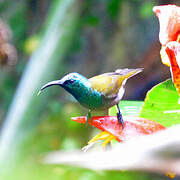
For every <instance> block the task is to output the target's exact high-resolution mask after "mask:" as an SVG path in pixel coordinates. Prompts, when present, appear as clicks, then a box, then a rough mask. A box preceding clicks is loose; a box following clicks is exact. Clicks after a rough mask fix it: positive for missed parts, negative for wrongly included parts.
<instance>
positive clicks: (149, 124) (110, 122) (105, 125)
mask: <svg viewBox="0 0 180 180" xmlns="http://www.w3.org/2000/svg"><path fill="white" fill-rule="evenodd" d="M72 120H73V121H75V122H78V123H86V117H85V116H80V117H73V118H72ZM89 124H91V125H92V126H94V127H96V128H98V129H100V130H102V131H107V132H109V133H111V134H112V135H114V136H116V138H117V140H118V141H127V140H129V139H131V138H134V137H136V136H139V135H147V134H152V133H154V132H157V131H160V130H163V129H166V128H165V127H164V126H163V125H161V124H158V123H156V122H154V121H150V120H147V119H143V118H139V117H131V116H124V128H123V129H122V126H121V124H119V122H118V119H117V117H116V116H96V117H92V122H91V121H89Z"/></svg>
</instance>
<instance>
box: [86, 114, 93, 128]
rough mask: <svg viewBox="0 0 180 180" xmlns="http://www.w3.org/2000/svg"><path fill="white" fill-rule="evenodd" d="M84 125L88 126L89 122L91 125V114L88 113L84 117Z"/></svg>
mask: <svg viewBox="0 0 180 180" xmlns="http://www.w3.org/2000/svg"><path fill="white" fill-rule="evenodd" d="M86 119H87V120H86V125H88V124H89V121H90V124H92V117H91V112H88V114H87V116H86Z"/></svg>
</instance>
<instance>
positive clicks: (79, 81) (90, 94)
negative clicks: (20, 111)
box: [38, 68, 143, 127]
mask: <svg viewBox="0 0 180 180" xmlns="http://www.w3.org/2000/svg"><path fill="white" fill-rule="evenodd" d="M142 70H143V68H137V69H128V68H125V69H117V70H116V71H115V72H108V73H104V74H101V75H97V76H94V77H92V78H89V79H88V78H86V77H85V76H83V75H81V74H79V73H77V72H73V73H69V74H67V75H65V76H64V77H62V78H61V79H59V80H54V81H51V82H48V83H47V84H45V85H44V86H42V87H41V89H40V91H39V93H38V94H40V93H41V92H42V91H43V90H44V89H46V88H47V87H50V86H54V85H58V86H60V87H62V88H64V89H65V90H66V91H67V92H69V93H70V94H71V95H72V96H74V98H75V99H76V100H77V101H78V102H79V103H80V104H81V105H82V106H84V107H85V108H87V109H88V110H89V111H88V114H87V123H88V120H89V118H91V111H93V110H106V109H109V108H110V107H112V106H114V105H116V106H117V110H118V112H117V118H118V121H119V123H120V124H121V125H122V127H123V125H124V122H123V117H122V114H121V111H120V108H119V102H120V100H121V99H122V97H123V95H124V92H125V84H126V81H127V80H128V79H129V78H130V77H132V76H134V75H136V74H138V73H140V72H141V71H142Z"/></svg>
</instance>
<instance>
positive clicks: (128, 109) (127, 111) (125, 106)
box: [110, 100, 143, 116]
mask: <svg viewBox="0 0 180 180" xmlns="http://www.w3.org/2000/svg"><path fill="white" fill-rule="evenodd" d="M142 105H143V101H124V100H123V101H120V104H119V107H120V110H121V113H122V114H123V115H125V116H139V112H140V109H141V107H142ZM110 115H111V116H116V115H117V110H116V106H113V107H112V108H110Z"/></svg>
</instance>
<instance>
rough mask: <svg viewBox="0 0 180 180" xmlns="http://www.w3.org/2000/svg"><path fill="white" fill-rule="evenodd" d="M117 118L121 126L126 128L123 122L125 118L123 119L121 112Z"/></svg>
mask: <svg viewBox="0 0 180 180" xmlns="http://www.w3.org/2000/svg"><path fill="white" fill-rule="evenodd" d="M117 118H118V122H119V124H121V125H122V128H123V127H124V121H123V117H122V114H121V112H118V113H117Z"/></svg>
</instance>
